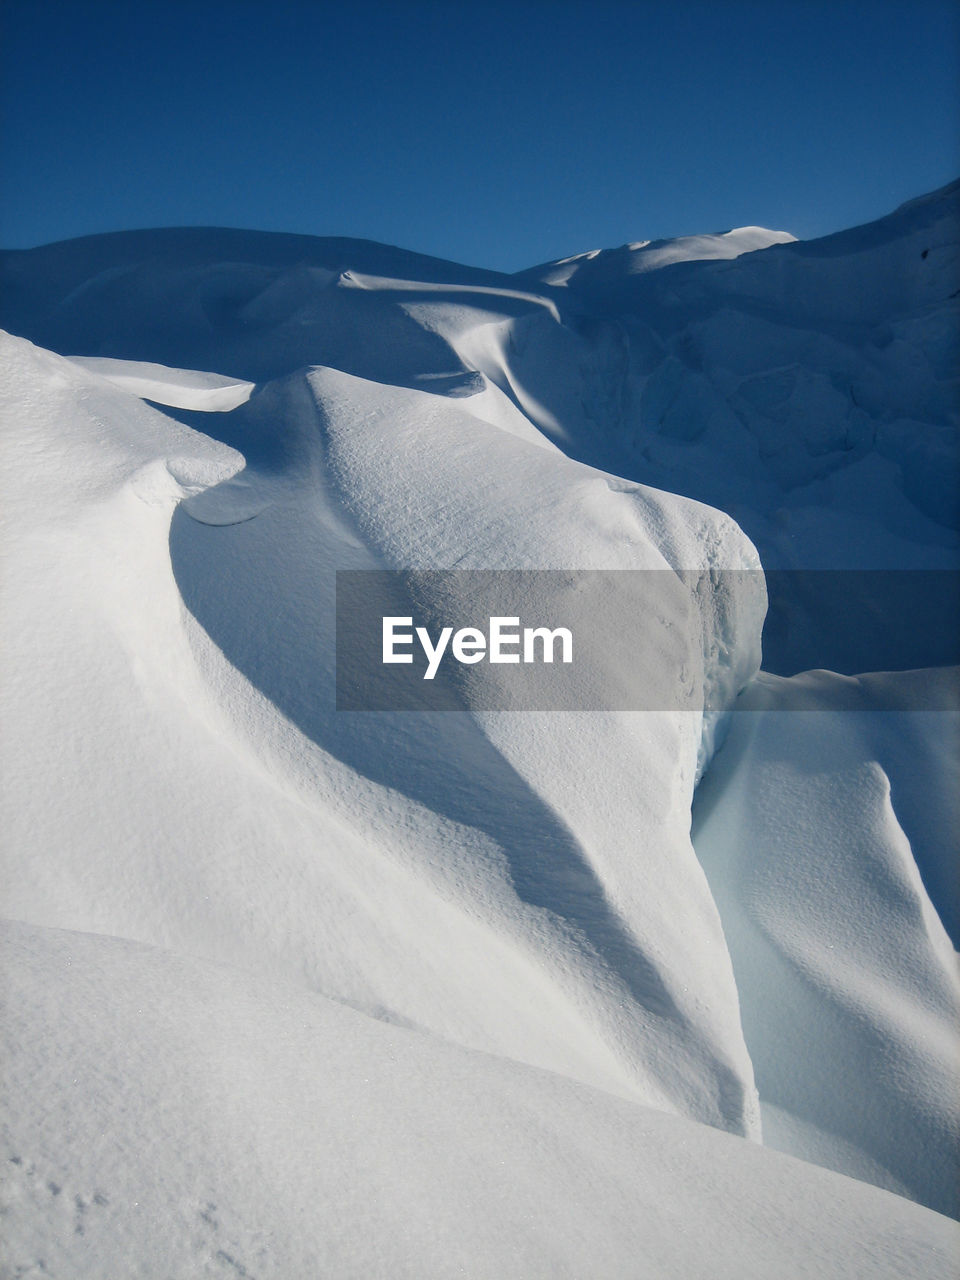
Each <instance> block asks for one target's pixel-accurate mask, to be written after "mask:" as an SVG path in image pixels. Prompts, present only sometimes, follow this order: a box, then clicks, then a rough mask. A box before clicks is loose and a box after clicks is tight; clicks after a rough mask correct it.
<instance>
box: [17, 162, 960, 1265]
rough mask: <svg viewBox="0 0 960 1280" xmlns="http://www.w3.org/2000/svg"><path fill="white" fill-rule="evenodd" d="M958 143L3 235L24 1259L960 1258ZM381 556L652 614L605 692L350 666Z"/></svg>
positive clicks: (441, 578)
mask: <svg viewBox="0 0 960 1280" xmlns="http://www.w3.org/2000/svg"><path fill="white" fill-rule="evenodd" d="M957 194H958V188H957V186H954V187H951V188H947V189H945V190H944V191H942V192H938V193H935V194H934V195H932V196H929V197H925V198H923V199H921V200H919V201H914V202H912V203H911V204H910V205H908V206H904V207H903V208H902V209H900V210H898V211H897V212H895V213H894V214H892V215H890V217H888V218H885V219H881V220H880V221H879V222H877V223H874V224H870V225H869V226H867V227H863V228H856V229H854V230H853V231H850V232H845V233H843V234H842V235H839V236H831V237H827V238H826V239H824V240H820V241H814V242H808V243H803V242H796V241H794V240H793V239H792V237H790V236H789V235H788V234H787V233H783V232H767V231H765V230H763V229H762V228H740V229H738V230H737V231H734V232H729V233H724V234H722V235H716V236H699V237H684V238H683V239H681V240H677V241H669V242H657V243H654V244H648V243H645V242H638V243H636V244H632V245H629V246H625V247H624V248H623V249H620V250H610V251H604V252H592V253H589V254H584V255H579V256H578V257H575V258H572V259H567V260H565V261H564V262H562V263H554V264H548V265H547V266H544V267H538V268H535V269H532V270H531V271H528V272H523V273H520V274H519V275H517V276H504V275H500V274H498V273H495V272H488V271H482V270H477V269H473V268H468V267H463V266H459V265H457V264H451V263H445V262H441V261H438V260H435V259H431V258H426V257H423V256H422V255H417V254H412V253H407V252H405V251H402V250H399V249H392V248H389V247H386V246H381V245H374V244H371V243H369V242H365V241H352V240H330V239H321V238H312V237H302V236H281V235H273V234H267V233H253V232H242V231H224V230H204V229H180V230H163V231H143V232H128V233H124V234H120V235H107V236H97V237H91V238H87V239H84V240H77V241H70V242H65V243H62V244H57V245H50V246H45V247H42V248H39V249H33V250H28V251H18V252H12V253H8V254H5V255H3V257H2V261H0V321H2V323H3V325H4V327H5V328H6V329H7V330H8V331H9V332H8V334H7V335H6V336H5V337H4V338H3V363H4V371H5V375H4V383H3V390H2V396H3V421H4V449H5V466H4V475H5V483H6V486H7V487H6V494H5V500H4V518H5V522H6V530H5V533H4V535H3V536H4V544H3V545H4V596H5V608H4V611H3V628H4V635H3V646H4V654H5V664H4V666H5V682H6V683H5V692H4V711H5V716H4V726H5V727H4V738H3V766H4V775H5V785H4V809H3V823H4V831H5V839H4V841H3V846H4V857H5V867H4V879H3V883H4V886H5V888H4V900H3V914H4V915H5V916H6V917H7V918H8V919H9V921H10V923H9V925H8V926H7V927H6V931H5V938H6V942H5V944H4V945H5V948H6V950H5V957H6V958H5V959H4V962H3V964H4V967H3V973H4V988H5V994H6V995H7V997H8V1012H7V1014H6V1015H5V1017H4V1022H3V1031H4V1034H5V1036H6V1037H7V1043H6V1046H5V1048H4V1061H5V1063H7V1064H9V1065H8V1070H7V1082H8V1086H9V1087H10V1089H11V1091H12V1092H13V1093H14V1094H15V1095H16V1098H17V1101H16V1105H15V1107H14V1109H12V1110H11V1111H10V1113H9V1115H8V1117H7V1120H6V1128H5V1129H4V1132H3V1143H4V1144H5V1151H4V1153H3V1159H4V1161H5V1166H4V1167H5V1170H6V1173H7V1179H6V1185H7V1190H6V1192H5V1195H6V1209H7V1212H6V1222H7V1224H8V1227H9V1228H10V1230H9V1231H8V1234H7V1245H6V1249H7V1254H6V1258H7V1265H8V1266H9V1269H10V1274H11V1275H15V1274H27V1273H28V1272H29V1268H31V1267H33V1268H35V1269H37V1268H39V1269H40V1270H41V1271H44V1272H45V1273H47V1274H51V1275H56V1276H62V1277H72V1276H90V1277H102V1276H104V1275H107V1274H109V1275H116V1276H122V1275H131V1276H132V1275H143V1276H154V1275H156V1276H160V1275H164V1276H165V1275H177V1276H180V1275H183V1276H186V1275H190V1276H193V1275H196V1276H201V1275H211V1276H212V1275H218V1274H229V1273H230V1270H231V1269H232V1270H234V1271H235V1272H236V1273H237V1274H239V1275H249V1276H258V1277H268V1276H270V1277H273V1276H276V1277H281V1276H283V1277H289V1276H300V1275H304V1276H306V1275H315V1274H325V1275H333V1276H337V1277H354V1276H356V1277H370V1276H379V1277H384V1278H387V1277H389V1278H390V1280H393V1277H397V1276H406V1275H409V1276H411V1277H412V1276H417V1277H424V1276H429V1277H434V1276H436V1277H441V1276H447V1275H450V1276H453V1275H467V1276H470V1277H487V1276H489V1277H509V1276H516V1277H519V1276H525V1277H527V1276H542V1277H548V1276H549V1277H554V1276H561V1275H569V1276H584V1275H591V1276H598V1277H601V1276H602V1277H610V1280H615V1278H616V1280H619V1277H623V1276H627V1275H630V1276H632V1275H651V1276H658V1277H659V1276H674V1275H676V1276H681V1275H682V1276H684V1277H686V1276H690V1275H695V1276H703V1277H707V1276H710V1277H713V1276H724V1275H726V1276H731V1277H733V1276H736V1277H744V1276H757V1277H760V1276H770V1275H774V1274H775V1275H778V1276H791V1275H801V1274H816V1275H818V1276H830V1275H837V1276H840V1275H850V1274H854V1275H867V1274H869V1275H871V1276H874V1275H878V1276H881V1275H889V1276H891V1277H893V1276H897V1277H900V1276H903V1275H907V1274H909V1275H917V1276H940V1275H949V1274H952V1269H953V1267H954V1266H955V1264H956V1262H957V1259H958V1257H960V1237H958V1234H957V1232H956V1230H955V1228H954V1227H953V1226H951V1224H950V1223H949V1222H948V1221H947V1220H946V1218H945V1217H943V1216H941V1215H945V1214H953V1213H955V1212H956V1208H957V1206H956V1199H955V1197H956V1178H957V1161H956V1142H957V1137H958V1128H960V1114H958V1113H960V1107H958V1104H957V1099H958V1096H960V1088H958V1083H960V1082H958V1079H957V1077H958V1065H960V1059H958V1031H957V1015H958V1004H960V983H958V977H957V971H956V955H955V952H954V950H953V946H952V945H951V941H950V935H949V934H948V930H950V931H951V933H952V935H953V939H954V941H956V940H957V937H958V936H960V931H958V927H957V906H956V896H955V886H954V881H955V875H954V868H955V862H954V859H955V848H956V837H957V831H958V813H957V808H956V805H957V800H956V797H957V796H958V795H960V787H958V786H957V783H958V780H960V779H958V776H957V775H958V773H960V759H958V754H960V753H958V733H957V729H958V725H957V709H956V702H957V697H956V695H957V689H956V683H957V682H956V679H955V672H953V671H952V670H948V669H946V668H945V664H948V663H951V662H955V661H956V656H955V650H954V648H953V644H954V641H955V635H956V632H955V627H954V624H955V622H956V618H957V603H956V598H955V591H954V590H953V587H954V584H955V582H956V574H957V570H958V568H960V565H958V545H957V543H958V526H957V520H956V493H957V449H956V432H957V425H958V424H957V387H956V381H955V375H956V363H955V357H956V354H957V316H958V307H957V301H956V296H955V295H956V292H957V288H958V279H957V276H958V262H957V252H958V248H957V247H958V242H960V237H958V234H957V207H956V206H957ZM758 553H759V554H758ZM398 569H402V570H439V571H443V570H460V571H462V570H492V571H499V570H508V571H516V570H552V571H562V572H561V574H560V580H561V581H562V584H563V590H566V591H568V592H569V591H573V592H576V591H577V590H578V589H579V590H580V591H581V594H582V593H583V590H584V589H583V586H582V584H583V582H584V581H585V578H584V577H582V576H581V577H578V575H588V574H591V573H595V572H596V571H603V570H606V571H616V572H617V573H621V576H622V577H623V580H627V579H629V581H630V583H632V584H633V586H632V587H631V590H633V591H635V592H636V595H635V596H628V598H627V604H628V606H629V608H630V610H631V612H632V615H633V616H635V617H636V619H637V626H638V628H639V629H638V632H637V636H638V637H639V638H638V639H637V640H636V642H635V643H632V646H631V647H629V648H628V649H627V651H626V652H624V650H623V648H622V647H621V648H617V647H616V646H601V647H600V650H599V656H598V658H597V663H598V666H597V669H596V670H595V671H594V678H595V680H599V683H600V687H601V688H602V689H603V690H604V692H605V694H606V695H607V696H606V697H605V700H604V705H603V706H602V708H601V709H596V705H595V703H590V702H588V701H584V703H583V706H584V708H587V707H589V708H590V709H572V710H548V709H541V710H533V711H517V710H509V709H508V710H491V709H489V706H490V705H500V704H498V703H497V704H478V705H476V706H474V708H473V710H469V711H424V712H413V713H411V712H405V711H344V710H338V709H337V689H336V676H337V672H336V647H335V641H336V635H335V632H336V573H337V571H343V570H380V571H389V570H398ZM763 570H766V571H767V572H766V573H764V572H763ZM622 571H649V572H647V573H642V572H641V573H636V572H633V573H632V575H631V574H626V575H623V574H622ZM452 580H455V575H453V576H452V577H451V575H445V574H443V573H439V574H436V575H424V576H422V577H421V578H420V579H418V581H419V582H421V583H425V584H426V585H425V586H424V587H423V592H424V593H425V594H424V598H423V599H422V600H421V603H422V604H423V607H424V608H425V609H427V610H428V611H429V610H431V609H432V610H433V611H434V613H436V615H437V616H444V610H445V609H446V610H447V611H449V609H450V608H451V607H452V603H451V602H452V601H453V600H454V596H451V594H450V591H451V587H450V581H452ZM468 580H470V581H472V579H468ZM617 580H618V581H619V580H620V579H619V578H618V579H617ZM654 582H656V583H657V584H658V585H657V588H656V594H655V595H654V594H651V593H652V592H653V591H654V588H653V585H652V584H653V583H654ZM578 584H579V587H578ZM768 593H769V597H770V602H771V614H770V621H769V622H768V626H767V630H766V631H763V627H764V616H765V612H766V608H767V594H768ZM585 598H587V597H585ZM905 601H906V602H907V603H908V606H909V607H907V606H905V604H904V602H905ZM580 607H581V611H582V612H583V611H585V606H584V605H583V603H582V602H581V606H580ZM762 633H763V634H762ZM761 644H762V646H763V648H762V649H761ZM823 655H830V656H833V655H835V656H836V661H835V662H829V663H828V662H823V661H821V660H820V659H821V657H822V656H823ZM877 658H879V659H881V660H879V661H876V660H875V659H877ZM761 663H763V665H764V667H765V671H764V672H763V673H760V674H758V672H759V669H760V667H761ZM813 665H819V666H825V665H831V666H834V667H835V668H836V671H835V672H830V671H820V672H807V673H806V674H796V673H797V672H800V671H801V669H802V668H803V667H805V666H813ZM878 667H889V668H891V669H890V670H887V671H885V672H882V673H880V674H874V675H869V676H864V675H863V674H862V673H863V672H865V671H869V670H874V671H876V669H877V668H878ZM911 668H914V669H911ZM916 668H920V669H919V670H917V669H916ZM771 671H773V672H776V673H777V674H775V675H774V674H769V673H770V672H771ZM509 674H510V673H509V672H508V675H509ZM491 678H492V677H491ZM571 679H575V677H574V676H571ZM638 683H639V684H641V685H645V686H646V687H649V688H651V689H653V690H656V691H663V690H669V691H671V695H672V694H673V692H677V695H678V696H677V697H676V698H673V697H672V696H671V698H669V699H664V700H663V702H662V704H661V703H657V704H656V708H657V709H654V710H644V711H637V710H628V709H626V708H627V707H629V706H632V705H635V704H633V703H631V702H630V701H629V699H627V698H626V696H625V693H624V691H625V689H626V688H627V687H628V686H630V687H633V686H635V685H637V684H638ZM798 713H799V714H798ZM721 744H722V745H721ZM691 828H692V836H691ZM720 1131H725V1132H720Z"/></svg>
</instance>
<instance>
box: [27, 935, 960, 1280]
mask: <svg viewBox="0 0 960 1280" xmlns="http://www.w3.org/2000/svg"><path fill="white" fill-rule="evenodd" d="M3 932H4V938H3V944H2V945H3V951H2V957H3V958H2V964H3V971H4V973H6V974H8V975H10V976H9V977H8V978H7V980H6V982H5V987H6V995H7V999H8V1002H9V1003H8V1013H7V1016H6V1018H5V1021H4V1030H5V1036H4V1045H3V1051H4V1062H5V1064H6V1066H5V1075H6V1078H7V1080H8V1082H9V1083H10V1084H11V1085H12V1086H14V1087H15V1088H16V1089H17V1093H18V1095H19V1096H20V1097H21V1098H22V1099H23V1100H24V1102H23V1105H22V1106H21V1108H20V1109H19V1111H18V1112H17V1114H16V1116H15V1117H12V1118H11V1119H12V1123H11V1125H10V1129H9V1131H8V1133H6V1134H4V1138H3V1142H4V1148H5V1151H4V1164H5V1167H6V1169H7V1171H8V1178H7V1184H8V1185H7V1189H6V1192H5V1195H4V1201H5V1208H6V1210H7V1213H6V1223H7V1227H8V1231H7V1232H6V1243H5V1246H4V1247H5V1250H6V1255H7V1258H8V1259H9V1267H10V1271H9V1273H10V1274H11V1275H14V1274H17V1273H18V1270H19V1274H21V1275H28V1274H30V1272H31V1270H34V1271H36V1272H38V1273H41V1274H46V1275H53V1276H72V1277H90V1278H91V1280H101V1277H103V1276H104V1275H111V1276H133V1275H136V1276H141V1275H143V1276H154V1275H165V1276H166V1275H176V1276H197V1277H200V1276H204V1277H205V1276H211V1277H213V1276H230V1275H234V1274H236V1275H239V1276H257V1277H259V1278H260V1280H285V1278H286V1277H290V1276H309V1275H329V1276H337V1277H342V1278H343V1280H354V1278H356V1280H361V1278H363V1280H365V1278H366V1277H370V1276H383V1277H390V1280H395V1278H396V1277H411V1280H413V1278H417V1280H419V1278H420V1277H423V1276H430V1277H436V1278H437V1280H443V1278H445V1277H453V1276H463V1275H468V1276H475V1277H478V1278H479V1277H482V1278H483V1280H501V1278H503V1280H514V1278H516V1280H519V1278H520V1277H535V1278H537V1280H541V1278H542V1280H548V1278H549V1280H554V1278H555V1277H570V1278H571V1280H573V1278H574V1277H580V1276H585V1275H590V1276H597V1277H600V1278H602V1280H620V1277H622V1276H624V1275H630V1276H637V1277H651V1280H652V1278H653V1277H661V1276H673V1275H676V1276H681V1275H682V1276H703V1277H707V1276H711V1277H723V1278H729V1280H750V1278H752V1277H757V1280H760V1277H769V1276H772V1275H776V1276H814V1275H815V1276H818V1277H837V1278H838V1280H839V1278H840V1277H847V1276H851V1275H857V1276H859V1275H870V1276H876V1277H889V1278H890V1280H900V1277H902V1276H905V1275H911V1276H938V1277H939V1276H943V1277H947V1276H949V1275H951V1274H952V1266H953V1263H954V1261H955V1257H956V1250H957V1247H958V1239H957V1237H958V1229H957V1226H956V1224H955V1223H950V1222H949V1221H948V1220H947V1219H945V1218H942V1217H939V1216H938V1215H936V1214H933V1213H930V1212H929V1211H928V1210H924V1209H921V1208H919V1207H918V1206H917V1205H914V1204H911V1203H909V1201H906V1200H903V1199H900V1198H899V1197H897V1196H893V1195H890V1194H888V1193H885V1192H882V1191H877V1190H876V1189H874V1188H871V1187H867V1186H864V1185H863V1184H862V1183H857V1182H854V1181H851V1180H849V1179H845V1178H841V1177H838V1176H837V1175H835V1174H829V1173H826V1172H825V1171H823V1170H820V1169H816V1168H814V1167H813V1166H812V1165H807V1164H803V1163H801V1162H800V1161H796V1160H790V1159H788V1158H786V1157H784V1156H780V1155H778V1154H777V1153H775V1152H769V1151H764V1150H762V1149H761V1148H759V1147H756V1146H754V1145H753V1144H751V1143H746V1142H743V1141H742V1140H741V1139H736V1138H732V1137H730V1136H728V1135H726V1134H721V1133H717V1132H716V1131H715V1130H712V1129H709V1128H706V1127H705V1126H702V1125H697V1124H694V1123H692V1122H690V1121H688V1120H681V1119H678V1118H675V1117H671V1116H666V1115H663V1114H662V1113H660V1112H656V1111H651V1110H647V1109H646V1108H642V1107H637V1106H635V1105H633V1104H631V1103H628V1102H625V1101H622V1100H620V1099H617V1098H614V1097H611V1096H610V1095H609V1094H607V1093H602V1092H599V1091H595V1090H592V1089H588V1088H584V1087H583V1086H580V1085H576V1084H574V1083H573V1082H572V1081H570V1080H567V1079H564V1078H563V1077H562V1076H558V1075H553V1074H551V1073H549V1072H544V1071H537V1070H534V1069H532V1068H529V1067H522V1066H519V1065H517V1064H516V1063H511V1062H508V1061H505V1060H504V1059H502V1058H497V1057H490V1056H487V1055H484V1054H479V1053H473V1052H470V1051H468V1050H465V1049H463V1048H461V1047H459V1046H457V1045H453V1044H449V1043H446V1042H444V1041H442V1040H440V1039H437V1038H435V1037H429V1036H424V1035H422V1034H420V1033H418V1032H415V1031H410V1030H406V1029H404V1028H401V1027H392V1026H386V1025H384V1023H383V1022H378V1021H376V1020H375V1019H371V1018H368V1017H364V1016H363V1015H362V1014H360V1013H357V1012H355V1011H354V1010H352V1009H348V1008H344V1007H343V1006H342V1005H341V1004H338V1003H336V1002H334V1001H331V1000H328V999H324V998H323V997H320V996H317V995H314V994H312V993H310V992H307V991H305V990H304V989H303V988H302V987H301V986H294V985H287V984H283V983H277V982H268V981H264V980H263V979H262V978H260V977H257V976H256V975H252V974H250V973H248V972H243V971H240V970H237V969H231V968H226V967H223V966H219V965H211V964H205V963H203V962H200V961H197V960H195V959H192V958H190V957H186V956H176V955H172V954H170V953H169V952H165V951H160V950H156V949H154V948H149V947H144V946H141V945H137V944H135V943H131V942H126V941H122V940H120V939H115V938H107V937H101V936H94V935H91V934H86V933H63V932H60V931H57V930H49V929H36V928H30V927H27V926H23V925H17V926H7V927H6V928H5V929H4V931H3ZM731 1221H732V1222H733V1224H734V1225H733V1229H731Z"/></svg>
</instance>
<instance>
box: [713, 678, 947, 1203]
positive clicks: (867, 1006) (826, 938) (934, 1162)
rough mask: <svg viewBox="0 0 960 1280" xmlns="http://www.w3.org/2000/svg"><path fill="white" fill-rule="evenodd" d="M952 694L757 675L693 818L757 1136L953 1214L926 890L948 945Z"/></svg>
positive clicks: (939, 969) (941, 1036)
mask: <svg viewBox="0 0 960 1280" xmlns="http://www.w3.org/2000/svg"><path fill="white" fill-rule="evenodd" d="M957 681H958V673H957V672H956V671H950V672H945V671H943V672H935V671H934V672H900V673H891V674H888V675H873V676H862V677H860V678H859V679H856V680H851V679H849V678H846V677H843V676H837V675H833V674H831V673H828V672H811V673H808V674H807V675H806V676H797V677H795V678H794V679H792V680H779V679H777V678H776V677H773V676H763V677H761V679H760V680H759V681H758V682H756V683H755V684H754V685H753V686H752V687H751V689H750V691H749V694H748V695H746V696H745V703H744V706H743V708H742V713H741V714H738V715H737V716H736V717H735V723H734V725H733V727H732V729H731V732H730V736H729V738H728V740H727V743H726V745H725V747H724V750H723V752H722V753H721V755H720V758H719V759H718V761H717V763H716V767H715V769H714V770H713V772H712V773H711V775H710V776H709V777H708V778H707V779H706V780H705V782H704V785H703V787H702V788H701V790H700V792H699V793H698V796H697V803H696V806H695V810H694V812H695V819H696V825H695V837H694V838H695V842H696V847H697V852H698V853H699V855H700V858H701V861H702V862H703V865H704V869H705V870H706V872H707V875H708V878H709V880H710V883H711V886H712V887H713V890H714V893H715V896H716V898H717V902H718V903H719V905H720V911H721V915H722V918H723V922H724V932H725V935H726V938H727V941H728V942H729V944H730V949H731V954H732V956H733V962H734V971H735V973H736V975H737V985H738V989H739V992H740V1002H741V1008H742V1012H743V1023H744V1031H745V1034H746V1037H747V1045H748V1047H749V1049H750V1053H751V1056H752V1059H753V1062H754V1065H755V1067H756V1071H757V1083H758V1085H759V1088H760V1093H761V1097H762V1099H763V1104H764V1138H765V1141H766V1142H767V1143H768V1144H769V1145H772V1146H778V1147H780V1148H781V1149H783V1150H789V1151H792V1152H794V1153H796V1154H801V1155H804V1156H805V1157H807V1158H808V1159H812V1160H815V1161H817V1162H818V1163H822V1164H825V1165H827V1166H828V1167H829V1168H833V1169H838V1170H840V1171H841V1172H844V1173H848V1174H850V1175H851V1176H853V1177H864V1178H867V1179H868V1180H869V1181H871V1182H876V1183H878V1184H879V1185H881V1186H887V1187H889V1188H891V1189H892V1190H896V1191H898V1192H900V1193H902V1194H906V1195H910V1196H912V1197H913V1198H915V1199H917V1200H920V1201H922V1202H923V1203H924V1204H929V1205H932V1206H933V1207H934V1208H937V1209H939V1210H940V1211H941V1212H943V1213H950V1214H956V1213H957V1210H958V1208H960V1205H958V1201H957V1194H958V1188H960V1055H958V1052H957V1050H958V1036H957V1028H958V1026H960V978H958V973H957V963H956V954H955V952H954V950H953V946H952V945H951V942H950V939H949V937H948V936H947V933H946V931H945V929H944V926H943V924H942V923H941V919H940V917H939V916H938V913H937V911H936V910H935V909H934V906H933V903H932V902H931V900H930V896H929V895H928V892H927V889H926V888H925V885H926V886H928V887H929V888H930V890H931V891H932V895H933V898H934V901H935V902H936V903H937V904H938V905H939V907H940V911H941V913H942V915H943V919H944V921H946V922H947V923H949V925H950V926H951V927H952V929H953V931H954V937H955V938H957V937H958V936H960V934H958V931H957V919H956V911H957V899H956V836H957V831H958V827H960V811H958V806H960V799H958V797H960V759H958V751H957V745H958V742H960V719H958V717H960V710H954V711H952V712H950V711H944V710H942V709H941V708H942V706H943V699H942V698H937V697H936V696H935V692H936V685H937V684H941V685H942V684H944V683H949V684H950V685H951V686H952V692H953V700H954V704H955V706H956V705H957V704H958V703H960V699H957V691H958V690H957ZM898 694H899V697H898V696H897V695H898ZM897 701H899V702H900V704H901V707H902V709H901V710H892V709H890V708H891V706H892V705H895V704H896V702H897ZM745 831H749V832H750V839H749V840H748V841H745V840H744V838H743V833H744V832H745ZM921 871H922V873H923V879H922V880H921V874H920V873H921Z"/></svg>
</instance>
